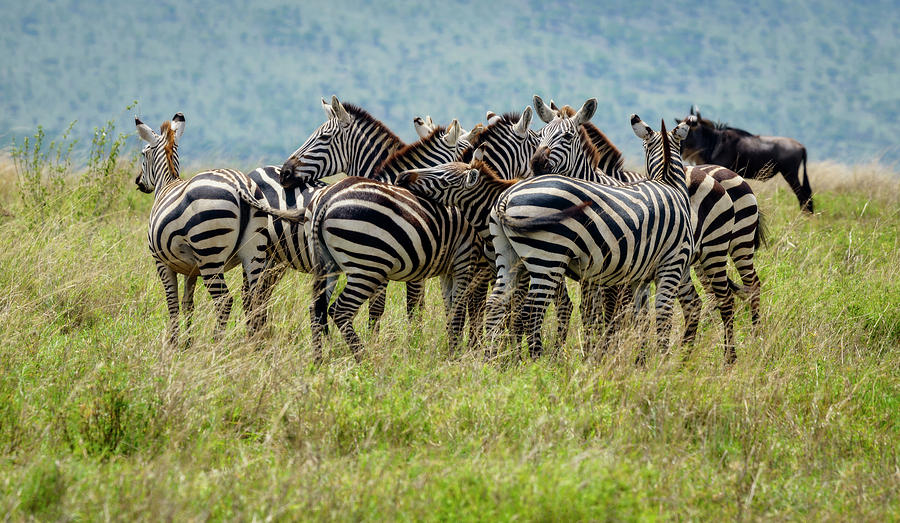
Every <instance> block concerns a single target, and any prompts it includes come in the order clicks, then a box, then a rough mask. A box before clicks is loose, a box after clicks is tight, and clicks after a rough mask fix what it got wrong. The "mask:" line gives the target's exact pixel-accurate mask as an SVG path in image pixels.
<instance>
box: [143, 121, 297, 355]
mask: <svg viewBox="0 0 900 523" xmlns="http://www.w3.org/2000/svg"><path fill="white" fill-rule="evenodd" d="M184 124H185V120H184V115H182V114H181V113H178V114H176V115H175V117H174V118H173V119H172V121H171V122H164V123H163V125H162V127H161V132H160V133H159V134H157V133H156V132H154V131H153V130H152V129H151V128H150V127H149V126H147V125H146V124H144V123H143V122H141V121H140V120H139V119H137V118H135V126H136V127H137V131H138V135H139V136H140V137H141V138H142V139H143V140H145V141H146V142H147V146H145V147H144V149H143V150H142V152H141V174H140V175H138V177H137V179H136V180H135V183H136V184H137V186H138V188H139V189H140V190H141V191H143V192H146V193H151V192H155V199H154V202H153V207H152V209H151V210H150V220H149V226H148V230H147V238H148V243H149V247H150V253H151V254H152V256H153V258H154V260H155V261H156V270H157V273H158V275H159V278H160V280H161V281H162V283H163V286H164V287H165V292H166V305H167V307H168V310H169V335H168V341H169V343H171V344H173V345H174V344H176V343H177V340H178V330H179V329H178V323H179V322H178V311H179V301H178V279H177V278H178V277H177V275H178V274H183V275H185V289H184V295H183V297H182V300H181V308H182V309H183V311H184V314H185V316H186V321H187V323H188V324H190V321H191V316H192V312H193V296H194V288H195V285H196V282H197V277H198V276H199V277H201V278H203V282H204V284H205V285H206V288H207V290H208V291H209V293H210V295H211V296H212V298H213V300H214V302H215V308H216V313H217V326H216V337H219V336H220V335H221V333H222V330H223V329H224V327H225V323H226V322H227V320H228V316H229V314H230V312H231V305H232V301H233V300H232V298H231V296H230V294H229V292H228V288H227V287H226V285H225V278H224V274H225V272H226V271H227V270H229V269H231V268H232V267H235V266H237V265H239V264H240V265H241V266H242V268H243V272H244V285H243V296H244V306H245V309H246V311H247V318H248V326H249V327H250V330H251V332H252V331H254V330H255V328H257V327H258V324H257V320H256V319H255V318H254V315H253V310H254V307H255V304H256V301H257V296H256V291H257V288H256V287H257V280H258V279H259V277H260V275H261V274H262V272H263V269H264V267H265V258H266V251H267V247H268V236H267V234H266V224H267V220H268V219H270V218H269V217H274V219H275V220H277V221H281V220H282V219H289V220H298V219H300V218H301V213H300V211H296V210H284V209H278V208H274V207H272V206H270V205H268V204H267V203H266V202H265V201H264V200H262V199H261V198H262V194H261V192H260V190H259V187H258V186H257V185H256V184H255V183H254V182H253V180H251V179H250V178H249V177H247V176H246V175H245V174H243V173H241V172H239V171H235V170H231V169H219V170H214V171H206V172H202V173H199V174H197V175H195V176H194V177H193V178H191V179H190V180H182V179H181V178H180V169H179V163H178V150H177V148H178V140H179V139H180V137H181V134H182V132H183V131H184Z"/></svg>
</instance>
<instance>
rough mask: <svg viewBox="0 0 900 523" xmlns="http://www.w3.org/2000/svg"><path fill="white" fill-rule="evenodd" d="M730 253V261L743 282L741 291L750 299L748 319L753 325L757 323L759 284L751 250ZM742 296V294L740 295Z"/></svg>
mask: <svg viewBox="0 0 900 523" xmlns="http://www.w3.org/2000/svg"><path fill="white" fill-rule="evenodd" d="M735 254H736V253H732V261H733V262H734V266H735V267H736V268H737V270H738V274H740V276H741V283H743V289H742V291H745V292H746V293H747V299H748V300H749V301H750V321H752V322H753V325H754V326H757V325H759V301H760V291H761V284H760V281H759V275H758V274H757V273H756V268H755V267H754V266H753V251H752V250H750V252H749V253H740V254H738V255H735ZM742 297H743V296H742Z"/></svg>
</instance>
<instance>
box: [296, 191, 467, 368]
mask: <svg viewBox="0 0 900 523" xmlns="http://www.w3.org/2000/svg"><path fill="white" fill-rule="evenodd" d="M305 227H306V229H307V235H308V236H309V237H310V238H311V240H312V242H311V244H310V248H311V250H312V252H313V253H314V256H315V258H316V263H317V265H316V271H317V273H316V274H317V276H316V278H315V289H314V296H315V299H314V303H313V311H314V312H313V314H312V315H311V317H312V319H313V325H312V329H313V343H314V345H313V346H314V349H315V350H316V353H317V354H321V334H322V332H323V327H324V325H325V323H326V322H327V317H328V316H331V318H332V319H333V320H334V322H335V325H337V327H338V329H339V330H340V331H341V334H342V335H343V337H344V339H345V340H346V342H347V344H348V345H349V346H350V348H351V350H352V351H353V353H354V355H356V356H357V358H358V357H359V354H360V351H361V349H362V344H361V342H360V340H359V336H358V335H357V334H356V331H355V330H354V328H353V318H354V317H355V316H356V313H357V312H358V310H359V308H360V306H361V305H362V303H363V302H364V301H365V300H367V299H369V298H370V297H371V296H372V295H373V294H374V293H375V292H376V291H378V289H380V288H381V287H383V286H384V284H385V283H386V282H387V281H388V280H394V281H407V282H410V281H421V280H424V279H426V278H431V277H434V276H440V277H441V286H442V289H443V295H444V304H445V308H446V312H447V319H448V339H449V345H450V347H451V349H454V348H455V347H456V345H457V343H458V341H459V333H460V331H461V328H462V323H463V321H464V320H463V312H464V310H463V304H464V301H465V298H466V296H467V293H468V292H469V290H468V289H469V283H470V282H471V280H472V278H473V276H474V275H475V274H476V272H477V271H478V270H479V268H480V267H481V266H482V265H483V264H482V263H481V260H482V258H483V256H484V254H483V247H482V244H481V240H480V237H479V236H478V235H476V234H475V231H474V229H473V227H472V225H471V224H469V222H467V221H466V220H465V219H464V218H463V216H462V212H461V211H460V210H459V209H456V208H452V207H447V206H445V205H442V204H439V203H433V202H430V201H428V200H425V199H423V198H418V197H417V196H415V195H414V194H413V193H411V192H410V191H408V190H407V189H404V188H402V187H397V186H395V185H391V184H388V183H385V182H381V181H375V180H369V179H365V178H358V177H351V178H345V179H342V180H340V181H339V182H337V183H335V184H333V185H331V186H329V187H328V188H327V189H326V190H323V191H320V192H318V193H316V195H315V196H314V197H313V200H312V202H311V203H310V205H309V207H307V210H306V225H305ZM341 272H343V273H344V274H346V276H347V283H346V285H345V287H344V289H343V291H341V293H340V295H339V296H338V297H337V300H335V302H334V303H333V304H332V305H331V307H328V300H327V298H326V297H325V296H326V294H325V292H324V291H325V290H326V289H328V288H330V287H332V286H333V282H334V280H335V278H336V275H337V274H338V273H341ZM472 320H473V323H474V322H475V321H477V316H473V318H472Z"/></svg>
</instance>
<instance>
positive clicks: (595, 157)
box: [578, 125, 600, 169]
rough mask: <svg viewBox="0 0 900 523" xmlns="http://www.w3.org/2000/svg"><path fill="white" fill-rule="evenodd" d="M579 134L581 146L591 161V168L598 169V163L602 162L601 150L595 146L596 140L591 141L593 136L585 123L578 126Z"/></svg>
mask: <svg viewBox="0 0 900 523" xmlns="http://www.w3.org/2000/svg"><path fill="white" fill-rule="evenodd" d="M578 135H579V136H581V147H582V148H583V149H582V150H583V151H584V154H586V155H587V157H588V160H589V161H590V165H591V169H596V168H597V165H599V164H600V151H598V150H597V147H595V146H594V142H593V141H591V136H590V135H589V134H588V132H587V129H585V128H584V126H583V125H582V126H580V127H578Z"/></svg>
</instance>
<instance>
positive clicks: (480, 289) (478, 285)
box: [466, 265, 493, 347]
mask: <svg viewBox="0 0 900 523" xmlns="http://www.w3.org/2000/svg"><path fill="white" fill-rule="evenodd" d="M492 276H493V271H492V270H491V268H490V267H488V266H486V265H482V266H481V268H480V269H479V270H478V272H477V273H476V275H475V278H474V279H473V280H472V283H470V284H469V292H468V296H467V299H466V314H467V316H468V317H469V344H470V345H472V346H473V347H478V346H480V345H481V342H482V340H481V336H482V330H483V329H484V314H485V305H486V302H487V296H488V286H489V282H490V279H491V277H492Z"/></svg>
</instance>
